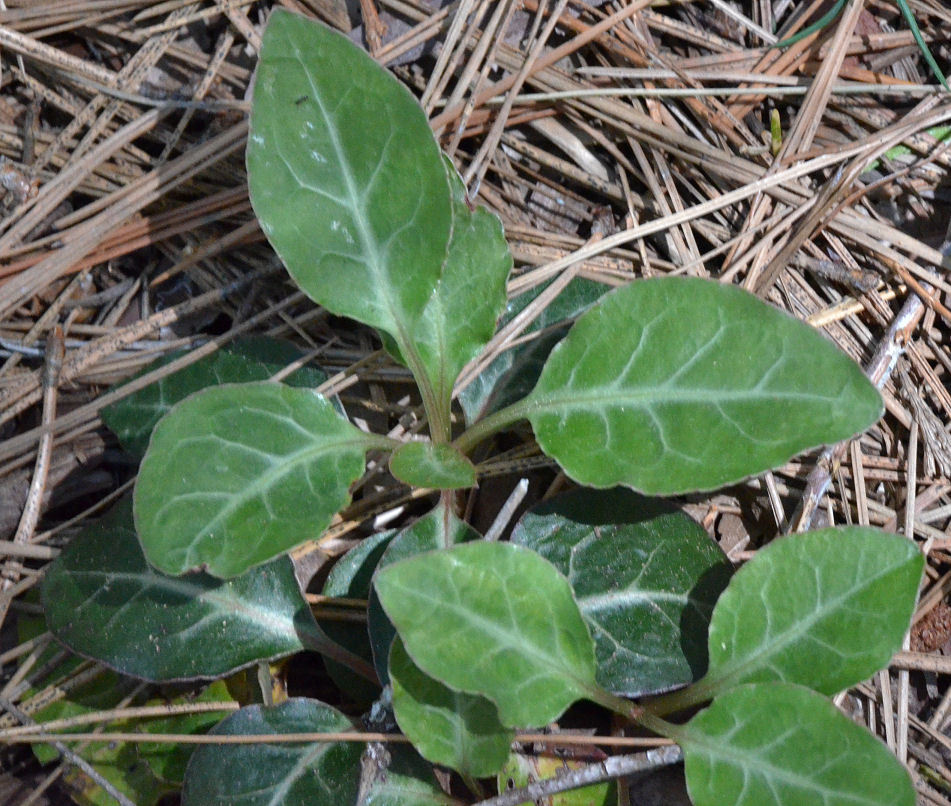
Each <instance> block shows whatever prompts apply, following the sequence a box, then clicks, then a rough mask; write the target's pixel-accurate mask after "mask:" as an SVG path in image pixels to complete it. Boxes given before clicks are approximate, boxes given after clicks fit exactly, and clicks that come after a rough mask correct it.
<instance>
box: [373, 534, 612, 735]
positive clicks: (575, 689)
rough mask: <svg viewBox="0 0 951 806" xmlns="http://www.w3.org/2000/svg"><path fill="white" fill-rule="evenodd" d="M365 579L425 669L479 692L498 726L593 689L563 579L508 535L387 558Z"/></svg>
mask: <svg viewBox="0 0 951 806" xmlns="http://www.w3.org/2000/svg"><path fill="white" fill-rule="evenodd" d="M374 586H375V588H376V591H377V594H378V595H379V597H380V601H381V603H382V604H383V608H384V609H385V610H386V612H387V615H389V617H390V619H392V621H393V623H394V624H395V625H396V629H397V631H398V632H399V634H400V637H401V638H402V639H403V643H404V645H405V646H406V651H407V652H408V653H409V656H410V657H411V658H412V659H413V661H414V662H415V663H416V665H417V666H419V667H420V668H421V669H422V670H423V671H424V672H426V673H427V674H428V675H430V676H431V677H434V678H436V679H437V680H439V681H441V682H443V683H445V684H446V685H447V686H449V687H450V688H453V689H458V690H460V691H466V692H470V693H474V694H481V695H483V696H485V697H488V698H489V699H490V700H492V701H493V702H494V703H495V704H496V705H497V706H498V709H499V721H500V722H501V723H502V724H503V725H506V726H511V727H514V726H538V725H545V724H547V723H548V722H551V721H552V720H553V719H556V718H557V717H558V716H560V715H561V713H562V712H563V711H564V710H565V709H566V708H567V707H568V706H569V705H571V704H572V703H573V702H574V701H575V700H577V699H580V698H581V697H595V696H597V695H598V692H599V689H598V687H597V684H596V683H595V660H594V643H593V642H592V640H591V636H590V635H589V634H588V628H587V626H586V625H585V623H584V620H583V619H582V617H581V613H580V612H579V611H578V606H577V605H576V604H575V601H574V598H573V597H572V595H571V587H570V586H569V585H568V581H567V580H566V579H565V578H564V577H563V576H562V575H561V574H559V573H558V571H557V570H556V569H555V568H554V566H552V565H551V563H549V562H547V561H546V560H543V559H542V558H541V557H539V556H538V555H537V554H535V553H534V552H532V551H529V550H528V549H525V548H522V547H521V546H515V545H512V544H511V543H486V542H478V543H468V544H466V545H462V546H453V547H452V548H451V549H447V550H444V551H433V552H429V553H427V554H422V555H419V556H418V557H412V558H410V559H408V560H403V561H402V562H399V563H395V564H393V565H390V566H388V567H386V568H383V569H381V570H380V571H379V572H377V575H376V578H375V581H374Z"/></svg>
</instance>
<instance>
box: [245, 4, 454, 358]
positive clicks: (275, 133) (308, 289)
mask: <svg viewBox="0 0 951 806" xmlns="http://www.w3.org/2000/svg"><path fill="white" fill-rule="evenodd" d="M247 162H248V183H249V187H250V192H251V202H252V204H253V206H254V211H255V213H256V214H257V216H258V218H259V219H260V221H261V228H262V229H263V230H264V232H265V233H266V234H267V236H268V239H269V240H270V241H271V244H272V245H273V246H274V248H275V250H276V251H277V253H278V254H279V255H280V256H281V259H282V260H283V261H284V263H285V265H286V266H287V268H288V271H289V272H290V273H291V276H292V277H293V278H294V280H295V281H296V282H297V284H298V285H299V286H300V287H301V288H302V289H303V290H304V292H305V293H306V294H307V295H308V296H310V297H311V298H312V299H314V300H315V301H316V302H319V303H320V304H321V305H323V306H324V307H326V308H327V309H328V310H330V311H333V312H334V313H337V314H342V315H345V316H350V317H352V318H354V319H357V320H359V321H361V322H364V323H365V324H369V325H372V326H374V327H376V328H379V329H381V330H385V331H386V332H388V333H389V334H391V335H392V336H394V337H395V338H397V340H398V341H400V343H401V345H402V343H403V342H402V340H401V338H402V337H405V336H406V335H407V333H408V332H409V328H410V325H411V323H412V322H413V321H415V320H416V319H417V318H418V317H419V315H420V314H421V313H422V310H423V308H424V307H425V305H426V303H427V302H428V301H429V299H430V297H431V296H432V293H433V291H434V290H435V288H436V284H437V282H438V281H439V277H440V273H441V271H442V266H443V261H444V260H445V258H446V254H447V248H448V244H449V236H450V232H451V225H452V207H451V205H450V195H449V185H448V182H447V180H446V174H445V170H444V167H443V163H442V159H441V156H440V153H439V149H438V147H437V146H436V142H435V140H434V139H433V136H432V132H431V131H430V128H429V125H428V123H427V120H426V116H425V115H424V114H423V112H422V110H421V109H420V107H419V104H418V103H417V102H416V99H415V98H414V97H413V96H412V95H411V94H410V93H409V91H408V90H407V89H406V88H405V87H403V86H402V85H401V84H400V83H399V82H398V81H397V80H396V79H395V78H393V76H391V75H390V74H389V73H387V72H386V71H385V70H384V69H382V68H381V67H380V66H379V65H377V64H376V63H375V62H374V61H373V60H372V59H371V58H370V57H369V56H368V55H367V54H366V53H365V52H364V51H362V50H360V49H359V48H358V47H356V46H355V45H354V44H353V43H352V42H350V41H349V40H348V39H347V38H346V37H344V36H342V35H341V34H338V33H336V32H334V31H331V30H330V29H329V28H327V27H325V26H323V25H321V24H319V23H317V22H314V21H312V20H307V19H305V18H304V17H300V16H297V15H295V14H290V13H288V12H286V11H283V10H280V9H278V10H275V12H274V13H273V14H272V15H271V18H270V21H269V23H268V26H267V28H266V29H265V33H264V37H263V44H262V47H261V57H260V60H259V62H258V68H257V79H256V82H255V87H254V98H253V101H252V109H251V131H250V134H249V136H248V152H247Z"/></svg>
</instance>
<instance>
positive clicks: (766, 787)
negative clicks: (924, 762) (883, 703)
mask: <svg viewBox="0 0 951 806" xmlns="http://www.w3.org/2000/svg"><path fill="white" fill-rule="evenodd" d="M675 738H676V739H677V741H678V742H679V743H680V745H681V746H682V747H683V750H684V760H685V769H686V774H687V788H688V791H689V792H690V799H691V800H692V801H693V803H694V804H695V806H723V804H726V803H728V804H730V806H812V805H813V804H822V806H914V804H915V790H914V788H913V787H912V785H911V780H910V779H909V777H908V773H907V772H905V770H904V769H903V768H902V766H901V765H900V764H899V763H898V761H897V760H896V759H895V757H894V756H893V755H891V753H889V752H888V750H887V749H886V748H885V746H884V745H883V744H882V743H881V742H880V741H879V740H878V739H876V738H875V737H874V736H872V735H871V734H870V733H869V732H868V731H867V730H865V729H864V728H862V727H861V726H859V725H856V724H855V723H854V722H852V721H850V720H849V719H848V718H846V717H845V716H843V715H842V714H841V713H839V712H838V711H837V710H836V709H835V707H834V706H833V705H832V703H830V702H829V701H828V700H826V699H825V698H824V697H822V696H821V695H819V694H816V693H815V692H813V691H810V690H808V689H804V688H800V687H799V686H792V685H788V684H784V683H761V684H758V685H752V686H741V687H740V688H737V689H734V690H733V691H731V692H729V693H727V694H724V695H723V696H721V697H717V699H716V700H715V701H714V702H713V704H712V705H711V706H710V707H709V708H707V709H706V710H704V711H701V712H700V713H699V714H697V716H695V717H694V718H693V719H691V720H690V722H689V723H688V724H687V725H686V726H685V727H684V728H682V729H680V730H678V731H677V733H676V736H675Z"/></svg>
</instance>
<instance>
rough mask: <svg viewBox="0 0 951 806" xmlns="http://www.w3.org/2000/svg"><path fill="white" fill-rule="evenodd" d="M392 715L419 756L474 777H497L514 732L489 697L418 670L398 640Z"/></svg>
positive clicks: (394, 651)
mask: <svg viewBox="0 0 951 806" xmlns="http://www.w3.org/2000/svg"><path fill="white" fill-rule="evenodd" d="M390 684H391V685H392V687H393V712H394V714H395V715H396V721H397V722H398V723H399V726H400V730H402V731H403V733H404V734H406V735H407V736H408V737H409V738H410V740H411V741H412V742H413V745H414V746H415V747H416V749H417V750H418V751H419V753H420V755H422V756H423V757H424V758H427V759H429V761H431V762H433V763H434V764H441V765H443V766H444V767H450V768H451V769H454V770H457V771H458V772H461V773H463V774H464V775H469V776H471V777H473V778H485V777H486V776H488V775H495V773H497V772H498V771H499V770H500V769H501V768H502V765H503V764H504V763H505V760H506V759H507V758H508V755H509V747H510V745H511V744H512V741H513V740H514V739H515V732H514V731H512V730H511V729H508V728H505V727H503V726H502V725H501V724H500V723H499V717H498V712H497V710H496V708H495V705H494V704H493V703H491V702H490V701H489V700H487V699H485V697H480V696H478V695H476V694H466V693H464V692H461V691H453V690H452V689H450V688H447V687H446V686H444V685H443V684H442V683H440V682H439V681H438V680H434V679H433V678H432V677H430V676H429V675H427V674H426V673H425V672H424V671H423V670H422V669H420V668H419V667H418V666H417V665H416V664H415V663H413V661H412V660H411V659H410V657H409V655H407V654H406V650H405V648H404V647H403V643H402V641H400V640H399V638H397V639H396V640H395V641H394V642H393V646H392V648H391V649H390Z"/></svg>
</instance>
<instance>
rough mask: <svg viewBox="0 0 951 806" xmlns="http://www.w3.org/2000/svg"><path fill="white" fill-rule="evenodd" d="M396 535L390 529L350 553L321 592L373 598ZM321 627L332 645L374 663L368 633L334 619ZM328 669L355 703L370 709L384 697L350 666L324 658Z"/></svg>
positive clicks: (365, 541) (352, 597) (319, 621)
mask: <svg viewBox="0 0 951 806" xmlns="http://www.w3.org/2000/svg"><path fill="white" fill-rule="evenodd" d="M395 535H396V530H395V529H389V530H387V531H385V532H380V533H378V534H375V535H370V537H367V538H365V539H364V540H362V541H360V543H358V544H357V545H356V546H354V547H353V548H352V549H350V551H348V552H347V553H346V554H344V555H343V557H341V558H340V559H339V560H338V561H337V563H336V564H335V565H334V567H333V568H331V569H330V573H329V574H328V575H327V581H326V582H325V583H324V589H323V591H321V592H322V593H323V595H324V596H339V597H344V598H348V599H366V598H367V597H368V596H369V595H370V589H371V588H370V582H371V580H372V578H373V572H374V571H376V567H377V564H378V563H379V562H380V557H382V556H383V552H384V551H386V547H387V546H388V545H389V544H390V541H391V540H392V539H393V537H394V536H395ZM317 623H318V624H320V627H321V629H322V630H323V631H324V632H325V633H326V634H327V636H328V637H329V638H330V639H331V640H332V641H335V642H336V643H338V644H340V646H342V647H345V648H346V649H348V650H350V651H351V652H353V653H354V654H355V655H357V656H359V657H361V658H363V659H364V660H366V661H367V662H368V663H372V662H373V650H372V649H371V648H370V637H369V635H368V634H367V631H366V630H358V629H354V625H353V624H352V623H349V622H345V621H336V620H331V619H326V620H321V619H318V620H317ZM324 665H325V666H326V667H327V673H328V674H329V675H330V677H331V679H332V680H333V681H334V683H336V684H337V687H338V688H339V689H340V690H341V691H343V692H344V693H345V694H346V695H347V696H348V697H350V698H351V699H352V700H353V701H354V702H356V703H359V704H366V705H369V704H370V703H371V702H373V700H375V699H376V698H377V697H378V696H379V695H380V687H379V686H376V685H373V684H372V683H370V681H368V680H365V679H364V678H362V677H360V676H359V675H357V674H354V673H353V672H352V671H350V669H348V668H347V667H346V666H343V665H342V664H340V663H337V662H336V661H333V660H331V659H330V658H324Z"/></svg>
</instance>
